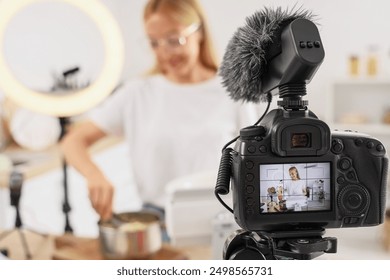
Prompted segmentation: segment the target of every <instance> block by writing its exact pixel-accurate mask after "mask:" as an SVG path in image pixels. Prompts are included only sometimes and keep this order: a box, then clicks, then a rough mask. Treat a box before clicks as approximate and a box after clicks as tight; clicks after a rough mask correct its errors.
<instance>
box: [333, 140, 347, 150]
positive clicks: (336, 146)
mask: <svg viewBox="0 0 390 280" xmlns="http://www.w3.org/2000/svg"><path fill="white" fill-rule="evenodd" d="M343 150H344V144H343V141H341V140H340V139H335V140H333V142H332V152H333V153H335V154H341V153H342V151H343Z"/></svg>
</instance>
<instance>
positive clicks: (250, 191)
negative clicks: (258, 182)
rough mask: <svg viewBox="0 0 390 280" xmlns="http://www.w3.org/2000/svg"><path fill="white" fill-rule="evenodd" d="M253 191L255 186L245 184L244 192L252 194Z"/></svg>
mask: <svg viewBox="0 0 390 280" xmlns="http://www.w3.org/2000/svg"><path fill="white" fill-rule="evenodd" d="M254 191H255V188H254V187H253V186H252V185H248V186H246V193H247V194H252V193H253V192H254Z"/></svg>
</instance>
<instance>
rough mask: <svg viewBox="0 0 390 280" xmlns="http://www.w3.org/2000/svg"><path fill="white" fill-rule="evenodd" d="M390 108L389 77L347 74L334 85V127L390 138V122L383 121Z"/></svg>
mask: <svg viewBox="0 0 390 280" xmlns="http://www.w3.org/2000/svg"><path fill="white" fill-rule="evenodd" d="M387 110H390V79H388V78H379V77H378V78H368V77H367V78H348V79H341V80H336V81H335V82H334V83H333V85H332V88H331V90H330V106H329V115H328V116H329V124H330V127H331V129H340V130H344V129H350V130H354V131H359V132H362V133H367V134H370V135H372V136H375V137H376V136H378V137H379V136H380V137H386V138H389V139H388V140H389V141H390V124H385V123H383V122H382V120H383V117H384V114H385V112H386V111H387ZM348 120H350V122H349V121H348ZM359 122H361V124H358V123H359Z"/></svg>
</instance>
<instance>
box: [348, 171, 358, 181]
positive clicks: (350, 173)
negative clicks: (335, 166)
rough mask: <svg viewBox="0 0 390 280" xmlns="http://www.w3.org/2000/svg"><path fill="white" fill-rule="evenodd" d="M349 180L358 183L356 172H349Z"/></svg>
mask: <svg viewBox="0 0 390 280" xmlns="http://www.w3.org/2000/svg"><path fill="white" fill-rule="evenodd" d="M347 178H348V179H349V180H350V181H352V182H358V179H357V175H356V173H355V171H349V172H348V173H347Z"/></svg>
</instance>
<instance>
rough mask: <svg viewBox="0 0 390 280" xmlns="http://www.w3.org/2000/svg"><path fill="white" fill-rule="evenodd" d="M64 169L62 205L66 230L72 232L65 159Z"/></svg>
mask: <svg viewBox="0 0 390 280" xmlns="http://www.w3.org/2000/svg"><path fill="white" fill-rule="evenodd" d="M62 169H63V174H64V204H63V205H62V211H63V212H64V214H65V232H70V233H72V232H73V229H72V227H71V225H70V223H69V212H70V210H71V208H70V205H69V199H68V167H67V164H66V162H65V160H63V162H62Z"/></svg>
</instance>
